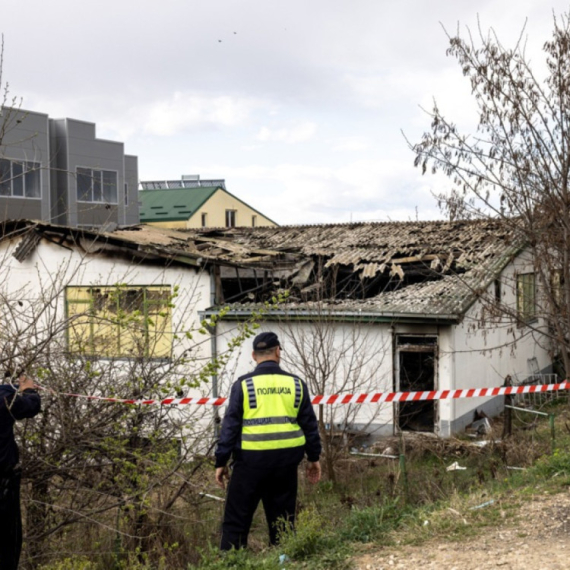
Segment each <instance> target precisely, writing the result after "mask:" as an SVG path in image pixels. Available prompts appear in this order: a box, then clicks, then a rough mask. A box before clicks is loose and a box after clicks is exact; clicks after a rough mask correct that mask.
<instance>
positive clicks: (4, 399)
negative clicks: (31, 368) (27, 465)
mask: <svg viewBox="0 0 570 570" xmlns="http://www.w3.org/2000/svg"><path fill="white" fill-rule="evenodd" d="M40 410H41V399H40V395H39V394H38V393H37V392H36V391H35V390H24V392H18V389H17V388H16V387H14V386H12V385H11V384H0V472H2V471H7V470H9V469H10V468H12V467H14V465H16V464H17V463H18V461H19V453H18V446H17V445H16V440H15V439H14V423H15V421H16V420H23V419H25V418H33V417H34V416H35V415H37V414H38V413H39V412H40Z"/></svg>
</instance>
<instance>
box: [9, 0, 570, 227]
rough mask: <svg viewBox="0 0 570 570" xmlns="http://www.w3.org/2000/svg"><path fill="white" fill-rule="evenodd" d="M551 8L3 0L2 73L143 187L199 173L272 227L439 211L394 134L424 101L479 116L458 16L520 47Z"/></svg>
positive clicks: (536, 3) (423, 121)
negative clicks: (86, 129)
mask: <svg viewBox="0 0 570 570" xmlns="http://www.w3.org/2000/svg"><path fill="white" fill-rule="evenodd" d="M568 7H569V4H568V2H562V1H558V0H546V1H545V0H516V1H515V0H492V1H491V0H479V1H478V2H473V1H470V0H453V1H452V0H429V1H428V0H399V1H398V2H396V1H387V0H342V1H341V0H304V1H303V2H300V1H298V0H286V1H285V0H200V1H197V0H161V1H153V2H150V1H148V0H113V1H111V0H82V1H80V2H78V1H77V0H52V1H51V2H45V1H43V0H33V1H32V0H2V8H3V9H2V18H1V19H0V32H2V33H3V34H4V42H5V53H4V77H3V79H4V80H5V81H8V82H9V84H10V92H11V94H12V95H17V96H19V97H21V98H22V99H23V104H22V106H23V107H24V108H25V109H30V110H33V111H38V112H43V113H48V114H49V115H50V116H52V117H71V118H75V119H81V120H86V121H92V122H94V123H96V124H97V135H98V136H99V137H101V138H109V139H115V140H120V141H123V142H124V143H125V150H126V152H127V153H128V154H135V155H137V156H138V157H139V177H140V179H141V180H164V179H176V178H180V176H181V175H182V174H200V176H201V177H202V178H203V179H205V178H225V180H226V185H227V188H228V190H229V191H230V192H232V193H234V194H235V195H237V196H238V197H240V198H241V199H243V200H245V201H246V202H248V203H249V204H250V205H252V206H253V207H255V208H257V209H258V210H260V211H261V212H263V213H264V214H266V215H267V216H269V217H270V218H272V219H274V220H275V221H276V222H278V223H281V224H295V223H322V222H348V221H351V220H352V221H364V220H380V221H385V220H389V219H392V220H410V219H416V217H417V218H419V219H434V218H437V217H440V213H439V211H438V209H437V204H436V202H435V200H434V198H433V197H432V194H431V193H432V191H435V190H437V188H438V187H439V186H438V185H442V184H445V181H443V180H436V179H434V178H432V177H430V176H424V177H422V176H421V175H420V173H419V171H418V170H417V169H415V168H414V167H413V159H414V156H413V154H412V153H411V151H410V150H409V149H408V147H407V144H406V141H405V139H404V137H403V135H402V131H404V132H405V134H406V135H407V136H408V137H409V138H410V140H412V141H417V140H419V137H420V136H421V133H422V132H423V131H424V130H426V129H428V128H429V117H427V116H426V115H425V114H424V113H423V112H422V110H421V108H420V107H421V106H424V107H426V108H430V107H431V105H432V101H433V98H434V97H435V98H436V99H437V101H438V104H439V105H440V107H442V108H443V109H445V110H446V112H448V114H449V115H450V116H452V117H454V118H455V119H456V120H457V121H459V122H460V123H462V124H465V125H469V124H470V123H471V122H472V121H473V116H472V111H473V106H472V102H471V99H470V95H469V89H468V85H467V82H466V81H465V79H464V78H463V76H462V75H461V71H460V69H459V67H458V66H457V64H456V63H455V61H454V60H453V59H451V58H448V57H446V55H445V51H446V48H447V38H446V35H445V33H444V31H443V29H442V24H443V25H444V26H445V28H446V29H447V30H448V31H450V32H454V31H455V30H456V29H457V25H458V24H459V25H460V26H461V27H462V29H465V26H468V27H470V28H472V29H475V28H476V26H477V16H479V19H480V21H481V25H482V27H483V28H484V29H488V28H489V27H491V26H492V27H493V28H494V29H495V30H496V32H497V33H498V35H499V36H500V38H501V39H502V40H503V43H504V44H505V45H512V44H513V42H514V41H515V40H516V38H517V37H518V35H519V34H520V31H521V29H522V27H523V25H524V23H525V20H526V19H528V22H527V28H526V33H527V35H528V43H529V53H531V54H532V57H533V61H537V62H540V61H541V59H542V56H541V52H540V46H541V45H542V44H543V43H544V41H545V40H546V39H547V38H548V37H549V35H550V33H551V30H552V14H553V10H554V11H555V12H556V14H561V13H562V12H563V11H564V10H567V9H568Z"/></svg>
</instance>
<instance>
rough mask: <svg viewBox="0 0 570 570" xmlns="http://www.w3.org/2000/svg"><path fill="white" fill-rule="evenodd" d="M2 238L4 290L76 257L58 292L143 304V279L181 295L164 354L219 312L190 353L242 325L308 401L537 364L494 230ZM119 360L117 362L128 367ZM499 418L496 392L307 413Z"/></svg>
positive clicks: (379, 226)
mask: <svg viewBox="0 0 570 570" xmlns="http://www.w3.org/2000/svg"><path fill="white" fill-rule="evenodd" d="M2 236H3V237H2V240H1V242H0V245H1V246H2V248H3V249H4V250H5V253H10V255H9V256H7V255H5V256H4V259H5V260H6V261H5V263H4V265H6V263H8V264H9V265H10V266H13V269H14V271H13V273H14V274H16V275H18V279H17V280H15V281H14V282H13V284H12V286H13V287H14V288H16V289H17V288H22V287H29V286H31V285H30V284H32V283H34V279H36V278H37V274H38V267H39V265H40V264H44V265H45V263H46V260H48V262H49V263H50V264H51V267H54V268H55V267H58V266H59V265H60V264H61V263H63V262H64V261H65V260H66V259H69V258H77V259H78V260H80V259H81V260H83V262H84V260H85V259H88V260H89V265H88V270H85V271H82V272H75V273H74V274H73V278H72V280H71V281H70V283H69V287H83V288H84V289H85V291H87V289H89V291H92V289H93V287H100V288H101V287H103V288H104V287H107V288H111V287H113V286H114V283H115V282H116V280H119V279H120V280H122V282H125V279H126V280H127V285H128V286H129V287H131V286H132V287H134V288H137V290H138V289H140V290H141V291H143V293H144V294H143V293H140V294H137V295H138V296H137V299H142V300H144V302H145V303H147V301H146V299H147V298H148V299H150V301H148V303H149V304H152V302H159V301H152V299H155V300H156V299H158V300H159V299H160V298H161V294H162V293H161V291H162V290H160V291H159V290H157V291H155V290H154V289H152V290H151V289H149V290H148V291H147V289H144V287H147V288H148V285H149V284H153V285H156V286H157V287H162V288H165V290H166V289H167V288H170V289H169V290H171V289H172V288H173V287H174V286H175V285H176V286H177V287H185V286H186V287H189V288H192V289H193V291H194V292H195V302H194V305H193V309H192V310H193V313H192V315H188V314H185V315H182V314H177V309H176V308H173V309H172V315H171V317H169V318H170V320H169V321H165V322H164V323H163V330H162V332H161V336H160V344H159V346H160V351H161V352H160V355H159V356H160V357H161V358H163V359H165V360H167V359H168V358H173V357H174V356H175V352H176V350H179V349H178V348H176V346H175V343H173V342H172V338H174V337H175V336H176V335H177V331H178V330H182V329H184V327H185V322H184V319H188V320H189V321H191V322H192V323H193V325H196V324H197V323H199V321H200V320H201V319H202V318H204V317H209V316H213V315H219V314H220V311H222V310H223V318H222V319H220V320H219V321H218V323H217V324H216V326H215V327H214V328H212V329H211V331H210V332H211V335H212V336H211V339H210V342H208V343H204V344H203V345H202V346H201V354H202V356H203V357H204V358H210V357H213V358H215V357H216V356H217V355H221V354H224V353H225V352H226V351H227V349H228V346H229V345H230V342H231V339H232V338H233V336H234V334H235V328H236V324H237V323H239V322H241V321H245V320H247V319H251V318H252V316H255V318H256V319H258V320H259V321H260V326H261V329H262V330H274V331H275V332H277V333H278V334H279V336H280V338H281V340H282V342H283V348H284V351H283V356H284V362H283V366H284V368H287V369H289V370H290V371H291V372H294V373H297V374H299V375H301V376H303V377H304V378H305V379H306V380H307V381H308V383H309V385H310V387H311V390H312V392H313V393H326V394H333V393H340V392H342V393H358V394H361V393H373V392H374V393H375V392H392V391H424V390H444V389H461V388H478V387H490V386H497V385H502V383H503V381H504V378H505V377H506V376H507V375H511V376H512V377H515V378H518V379H519V380H523V379H525V378H526V377H527V376H528V375H529V374H530V373H535V372H537V371H544V372H548V371H550V367H551V357H550V354H549V350H548V346H546V345H545V343H544V342H539V341H540V340H541V339H540V338H539V337H540V333H539V332H537V331H540V329H541V327H542V326H544V323H543V322H542V320H541V318H540V316H539V315H538V314H537V312H536V284H535V282H534V270H533V264H532V259H531V258H530V257H529V256H528V254H527V252H526V251H525V249H524V247H523V241H522V240H521V239H519V238H517V237H516V236H514V235H512V234H509V233H507V232H506V231H505V229H504V227H503V226H502V224H500V223H498V222H494V221H489V220H479V221H457V222H444V221H441V222H405V223H400V222H388V223H358V224H334V225H332V224H331V225H319V226H288V227H264V228H220V229H196V230H185V231H180V230H174V229H166V228H158V227H150V226H145V225H137V226H130V227H126V228H119V229H115V230H114V231H107V232H104V231H95V230H92V231H88V230H81V229H77V228H75V229H73V228H66V227H63V226H53V225H49V224H44V223H39V222H7V223H5V224H4V226H3V234H2ZM125 275H126V276H127V277H125ZM85 291H79V293H77V292H76V293H74V295H75V297H73V298H70V297H69V292H68V291H67V289H66V291H64V292H63V294H64V295H68V298H67V299H66V303H67V307H68V311H69V307H72V309H73V310H76V306H79V304H80V302H81V295H84V296H86V295H87V294H88V293H87V292H85ZM89 294H91V293H89ZM280 294H281V295H283V298H282V300H281V301H280V302H278V303H275V298H276V296H279V295H280ZM141 295H142V296H141ZM135 296H136V295H135ZM133 298H134V297H133ZM77 299H79V301H78V300H77ZM97 302H99V301H97ZM142 302H143V301H141V303H142ZM90 303H91V305H90V306H91V307H92V306H93V303H94V302H93V301H90ZM141 306H142V305H141ZM145 306H146V305H145ZM149 306H150V305H149ZM499 306H501V307H502V308H503V309H504V308H505V307H506V308H507V310H506V311H505V310H498V307H499ZM91 310H93V309H91ZM169 327H170V328H169ZM186 328H187V327H186ZM150 333H152V334H150ZM153 335H154V336H155V337H157V338H158V336H157V333H156V331H147V335H146V336H147V337H149V336H153ZM169 335H170V336H169ZM247 344H248V343H247ZM92 345H93V346H95V344H94V343H92ZM182 349H183V347H182V348H180V350H182ZM117 350H118V349H117ZM121 350H122V352H120V351H119V352H116V355H117V356H119V357H121V358H128V357H129V354H127V353H125V350H126V349H124V348H122V349H121ZM145 350H146V351H147V352H146V354H145V356H146V357H152V356H153V355H152V354H151V353H150V352H149V350H150V349H149V348H148V347H146V348H145ZM94 356H96V355H95V354H94ZM100 356H101V357H114V356H115V355H114V354H106V355H100ZM251 366H252V364H251V351H250V348H249V345H247V346H243V347H242V349H241V350H238V351H234V352H233V354H232V356H231V358H230V360H229V362H228V364H227V366H226V367H225V369H224V370H223V371H221V372H220V374H219V377H216V378H215V379H214V380H215V381H214V382H212V383H210V384H208V385H207V386H204V387H203V388H200V390H202V392H201V393H203V394H209V395H216V396H218V395H220V396H224V395H227V394H228V393H229V386H230V383H231V382H232V380H233V379H234V378H235V376H236V374H243V373H245V372H247V370H249V369H250V368H251ZM501 408H502V400H501V399H500V398H494V399H493V398H486V399H462V400H442V401H434V400H428V401H419V402H401V403H389V404H382V405H363V406H359V405H350V406H343V405H338V406H330V407H327V408H326V409H322V408H321V409H320V410H319V414H320V417H321V418H322V419H323V422H324V423H326V424H327V425H329V426H331V427H334V426H338V427H339V428H342V429H345V430H350V431H352V432H353V433H363V434H364V433H366V434H373V435H380V434H392V433H394V431H398V430H417V431H427V432H433V433H437V434H439V435H441V436H449V435H451V434H452V433H456V432H458V431H461V430H462V429H463V428H464V427H465V426H466V425H467V424H469V423H471V421H472V419H473V414H474V412H475V411H476V410H479V411H481V410H484V411H485V412H486V413H488V414H489V415H492V414H494V413H497V412H498V411H500V409H501Z"/></svg>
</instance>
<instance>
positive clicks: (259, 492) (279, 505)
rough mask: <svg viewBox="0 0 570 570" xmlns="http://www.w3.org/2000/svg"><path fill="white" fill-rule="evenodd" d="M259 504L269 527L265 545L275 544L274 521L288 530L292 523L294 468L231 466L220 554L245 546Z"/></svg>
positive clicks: (294, 493)
mask: <svg viewBox="0 0 570 570" xmlns="http://www.w3.org/2000/svg"><path fill="white" fill-rule="evenodd" d="M260 500H261V502H262V503H263V509H264V510H265V518H266V519H267V525H268V527H269V541H270V543H271V544H277V542H278V540H279V536H278V535H279V530H280V528H281V527H280V523H279V522H278V521H279V520H280V519H281V520H283V521H284V523H285V524H286V525H288V526H290V527H292V526H293V525H294V523H295V503H296V500H297V464H294V465H287V466H285V467H280V468H279V469H268V470H263V469H259V468H256V469H253V468H251V467H246V466H244V465H243V463H240V462H238V463H236V464H235V466H234V468H233V471H232V476H231V479H230V483H229V486H228V494H227V497H226V508H225V511H224V522H223V524H222V542H221V545H220V548H221V550H230V549H231V548H232V547H234V548H245V547H246V546H247V536H248V534H249V529H250V527H251V521H252V520H253V515H254V513H255V510H256V508H257V505H258V504H259V501H260ZM281 524H282V523H281Z"/></svg>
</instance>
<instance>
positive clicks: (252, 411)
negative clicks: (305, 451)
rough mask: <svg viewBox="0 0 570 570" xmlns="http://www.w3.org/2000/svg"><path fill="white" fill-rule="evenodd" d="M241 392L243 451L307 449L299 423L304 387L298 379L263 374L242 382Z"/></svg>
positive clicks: (281, 375)
mask: <svg viewBox="0 0 570 570" xmlns="http://www.w3.org/2000/svg"><path fill="white" fill-rule="evenodd" d="M242 389H243V422H242V432H241V448H242V449H243V450H249V451H265V450H269V449H286V448H289V447H300V446H302V445H305V434H304V433H303V430H302V429H301V428H300V427H299V424H298V423H297V416H298V415H299V406H300V405H301V398H302V396H303V386H302V384H301V381H300V380H299V379H298V378H295V377H294V376H285V375H283V374H263V375H259V376H253V377H251V378H246V379H245V380H242Z"/></svg>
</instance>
